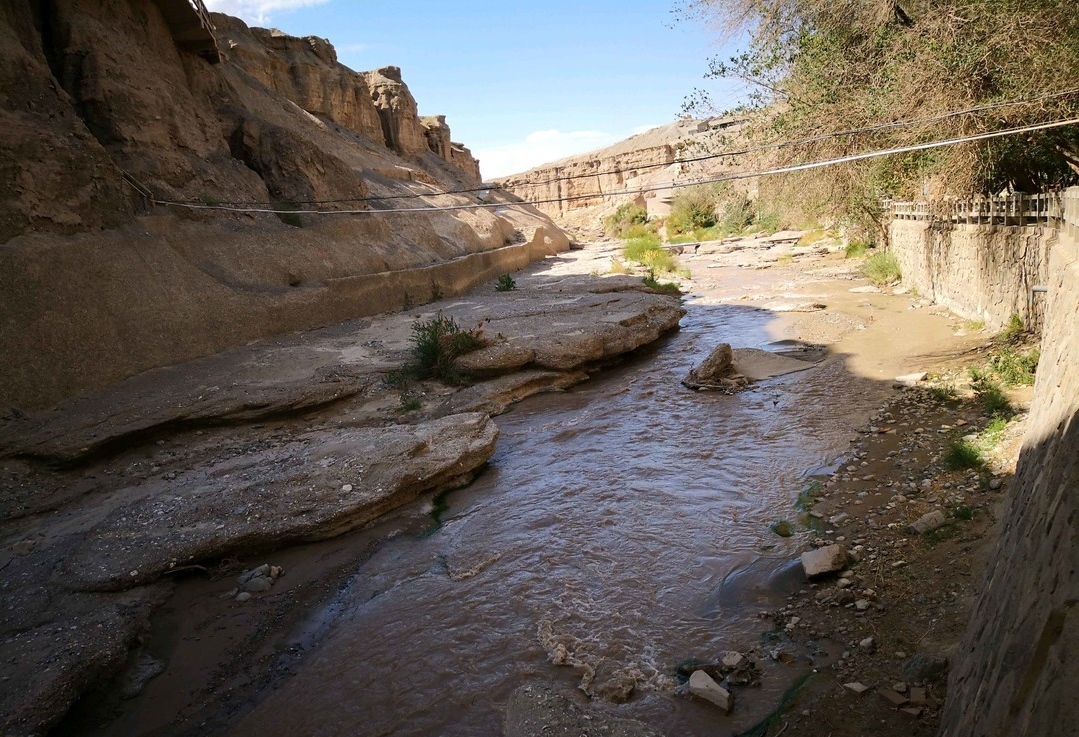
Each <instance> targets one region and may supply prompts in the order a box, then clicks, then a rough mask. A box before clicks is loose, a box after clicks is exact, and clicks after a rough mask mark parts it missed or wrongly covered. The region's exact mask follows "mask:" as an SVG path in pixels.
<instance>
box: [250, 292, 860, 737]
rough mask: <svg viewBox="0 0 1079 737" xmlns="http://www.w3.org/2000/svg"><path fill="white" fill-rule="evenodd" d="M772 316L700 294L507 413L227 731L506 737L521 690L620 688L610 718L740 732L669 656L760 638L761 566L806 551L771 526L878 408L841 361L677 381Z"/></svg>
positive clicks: (687, 730)
mask: <svg viewBox="0 0 1079 737" xmlns="http://www.w3.org/2000/svg"><path fill="white" fill-rule="evenodd" d="M769 319H771V318H770V316H769V315H768V313H765V312H760V311H755V310H747V309H742V308H738V307H730V306H698V307H691V308H690V312H689V314H688V315H687V316H686V318H685V319H684V320H683V323H682V329H681V331H680V332H678V333H676V334H674V335H673V336H671V337H670V338H669V339H667V340H666V341H664V342H663V344H662V345H660V346H659V347H658V348H654V349H652V350H650V351H649V352H648V353H647V354H645V355H642V356H638V357H635V358H634V359H633V360H632V361H630V362H628V363H626V364H624V365H622V366H620V367H618V368H616V369H613V370H610V371H607V372H604V373H603V374H601V375H599V376H598V377H596V378H594V379H592V380H591V381H589V382H586V383H585V384H583V385H581V386H580V387H578V388H576V389H574V390H573V391H570V392H567V393H561V394H550V395H543V396H539V397H534V398H532V399H530V400H527V401H525V402H523V403H521V404H519V405H517V406H516V407H515V408H514V409H513V411H511V412H509V413H508V414H506V415H503V416H501V417H499V418H497V423H498V426H499V427H500V428H501V431H502V435H501V437H500V439H499V443H498V450H497V452H496V453H495V455H494V457H493V458H492V460H491V463H490V468H489V469H488V470H487V471H485V472H484V474H483V475H482V476H481V477H480V478H479V479H477V481H476V482H474V483H473V484H472V485H471V486H469V487H468V488H467V489H463V490H460V491H456V492H454V493H452V494H451V495H450V496H449V497H448V503H449V508H448V509H447V510H446V512H445V513H444V515H443V525H442V526H441V528H440V529H438V530H436V531H434V532H433V533H431V534H429V535H427V536H425V537H421V538H419V539H417V538H412V537H405V536H401V537H399V538H396V539H395V540H393V541H392V542H391V543H389V544H387V545H385V546H383V547H382V548H381V549H380V550H379V551H378V552H377V553H376V554H375V555H374V556H373V557H372V558H371V559H370V560H367V561H365V562H364V563H363V565H362V567H360V568H359V569H358V570H357V571H356V573H355V575H354V576H353V578H352V580H351V581H350V583H349V584H348V586H347V587H346V588H345V589H343V590H342V592H341V594H340V595H339V596H338V597H337V599H336V600H335V601H334V602H333V603H332V605H330V606H328V607H327V608H326V609H325V610H324V611H321V612H319V613H317V614H316V615H315V616H314V617H313V618H312V620H311V623H310V624H309V631H310V632H312V633H316V632H317V637H315V635H312V645H313V649H312V652H311V654H310V655H309V656H308V658H307V659H306V660H305V661H304V663H303V665H302V666H301V668H300V670H299V672H298V673H297V675H295V676H294V677H292V678H290V679H289V680H287V681H286V682H285V683H284V684H282V686H281V688H280V689H278V690H277V691H276V692H274V693H273V694H271V695H270V696H269V697H268V698H267V699H266V700H265V701H263V703H261V704H260V705H258V706H257V707H255V709H254V710H253V711H252V712H251V713H250V714H248V715H247V717H246V718H245V719H243V720H241V722H240V724H238V725H237V726H236V728H235V729H234V730H233V734H244V735H247V734H251V735H254V734H260V735H265V734H294V735H299V734H308V735H314V734H318V735H382V734H386V735H389V734H393V735H402V736H404V735H492V734H500V733H501V729H502V718H503V716H502V715H503V709H504V706H505V703H506V701H507V699H508V698H509V695H510V694H511V693H512V691H513V690H514V689H515V688H517V687H518V686H520V685H522V684H523V683H526V682H531V681H544V682H549V683H554V684H556V685H557V686H558V687H559V690H561V691H563V692H566V693H572V692H573V691H574V688H575V687H584V689H585V690H587V691H591V692H593V693H594V694H596V695H597V696H598V697H599V698H601V699H602V698H603V695H604V693H606V690H607V689H608V688H610V687H611V686H612V684H619V683H624V682H625V681H626V680H627V679H631V680H633V681H635V682H636V684H637V688H636V691H635V694H634V697H633V698H632V699H631V701H630V703H628V704H626V705H624V706H621V707H617V709H618V710H619V712H620V713H622V714H623V715H625V716H632V717H635V718H639V719H644V720H646V721H648V722H650V723H652V724H654V725H655V726H656V727H658V728H659V729H661V730H662V731H663V732H664V733H667V734H675V733H678V734H690V735H703V734H714V733H716V731H715V730H716V727H717V726H719V725H720V724H723V725H727V730H724V731H725V732H726V731H728V730H729V728H730V727H737V728H744V727H745V726H748V725H746V724H744V723H739V720H738V719H737V718H736V719H735V721H733V722H721V723H717V721H716V720H717V713H716V712H715V711H714V709H711V707H708V706H704V705H701V704H698V703H694V702H691V701H689V700H686V699H680V698H676V697H673V696H671V695H670V691H671V690H672V688H673V686H674V685H675V682H674V680H673V677H672V676H673V669H674V666H675V665H676V664H677V663H679V662H680V661H682V660H684V659H686V658H689V657H704V658H707V657H715V655H716V654H717V653H719V652H721V651H723V650H726V649H727V648H728V647H730V646H745V645H752V644H755V643H757V642H758V641H759V637H760V633H761V631H762V630H764V629H766V628H767V623H762V622H761V620H760V619H758V618H757V613H758V611H760V610H761V609H762V608H768V607H771V606H774V605H775V604H776V602H777V601H779V600H780V598H779V597H781V596H782V594H781V593H777V592H775V591H774V590H772V589H771V588H770V587H769V586H768V585H767V579H768V573H769V571H772V570H779V569H781V568H782V565H783V563H784V562H785V561H788V560H790V559H791V558H792V557H793V556H794V555H795V553H796V551H797V538H794V539H791V540H784V539H781V538H778V537H776V536H775V535H773V534H772V533H771V532H770V531H769V530H768V525H769V523H770V522H772V521H773V520H775V519H777V518H782V517H784V516H787V517H790V516H791V515H793V514H794V512H793V511H792V509H791V505H792V503H793V500H794V497H795V495H796V494H797V492H798V491H799V490H800V489H801V488H803V487H804V485H805V473H806V470H807V469H809V468H812V467H814V466H819V465H821V464H823V463H826V462H827V461H828V460H829V459H832V458H835V457H836V456H837V455H838V454H840V453H842V452H843V451H844V450H845V448H846V447H847V438H848V437H849V434H850V431H851V429H852V427H853V426H854V425H855V424H856V423H857V422H859V421H861V420H864V418H865V415H866V413H867V412H868V411H870V409H871V408H872V407H873V406H875V403H876V402H877V400H878V399H879V394H878V393H877V392H879V388H876V387H874V386H873V385H871V384H870V383H869V382H863V381H861V380H859V379H857V378H855V377H852V376H850V375H849V374H848V373H847V372H846V371H845V370H844V369H843V365H842V361H841V360H834V359H833V360H831V361H828V362H825V363H824V364H823V365H821V366H820V367H818V368H816V369H813V370H811V371H809V372H803V373H801V374H792V375H788V376H785V377H780V378H777V379H773V380H771V381H768V382H764V383H763V384H761V385H758V387H756V388H755V389H753V390H752V391H749V392H745V393H743V394H739V395H736V396H724V395H719V394H712V393H696V392H691V391H688V390H686V389H684V388H683V387H682V386H680V384H679V379H680V378H681V377H682V376H683V375H684V373H685V372H686V370H687V369H688V368H689V367H690V366H691V365H692V364H694V363H696V362H699V361H700V360H702V359H703V358H704V357H705V356H706V355H707V354H708V352H709V351H710V350H711V349H712V348H713V347H714V346H715V344H716V343H718V342H722V341H725V342H730V343H732V344H733V345H735V346H749V347H767V344H768V343H769V341H770V340H771V337H770V336H769V335H768V333H767V331H766V326H767V323H768V320H769ZM769 546H774V547H769ZM749 565H752V566H753V569H752V570H754V571H756V573H755V574H754V575H752V576H742V577H741V578H745V579H747V580H745V581H740V577H739V576H738V575H737V572H738V571H739V570H745V567H746V566H749ZM732 573H734V575H733V576H732ZM725 581H726V585H724V582H725ZM552 658H554V659H557V660H562V661H566V662H567V663H568V665H562V666H559V665H555V664H554V663H552ZM788 685H789V683H785V684H780V685H779V686H778V690H777V691H776V692H775V693H774V694H772V695H771V696H772V697H774V698H773V701H774V700H777V699H778V697H779V694H781V693H782V690H783V689H784V688H786V687H787V686H788ZM772 688H773V689H776V688H777V686H776V685H773V686H772ZM766 689H767V684H766ZM581 698H582V700H583V699H584V695H583V694H581ZM766 700H767V699H766ZM772 706H774V703H773V704H772ZM612 708H613V707H612ZM769 708H770V707H769ZM758 711H760V709H759V708H758ZM766 711H767V709H765V712H766ZM735 716H736V717H737V716H738V715H737V712H736V714H735ZM746 718H748V716H747V715H743V716H742V717H741V719H742V720H744V719H746Z"/></svg>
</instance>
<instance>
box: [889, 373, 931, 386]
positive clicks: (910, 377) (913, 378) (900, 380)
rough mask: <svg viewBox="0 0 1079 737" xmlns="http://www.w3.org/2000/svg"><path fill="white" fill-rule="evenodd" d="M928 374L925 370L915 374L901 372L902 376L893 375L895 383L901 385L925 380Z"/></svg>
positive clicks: (913, 384) (910, 384)
mask: <svg viewBox="0 0 1079 737" xmlns="http://www.w3.org/2000/svg"><path fill="white" fill-rule="evenodd" d="M927 376H928V374H927V373H926V372H925V371H919V372H918V373H916V374H903V375H902V376H897V377H895V383H896V384H901V385H903V386H915V385H916V384H919V383H921V382H923V381H925V379H926V377H927Z"/></svg>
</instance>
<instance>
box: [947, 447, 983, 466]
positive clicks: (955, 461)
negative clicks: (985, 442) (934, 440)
mask: <svg viewBox="0 0 1079 737" xmlns="http://www.w3.org/2000/svg"><path fill="white" fill-rule="evenodd" d="M944 465H946V466H947V467H948V468H950V469H952V470H953V471H959V470H962V469H965V468H981V467H982V466H984V465H985V459H984V458H983V457H982V451H981V448H979V447H978V446H977V445H975V444H974V443H972V442H970V441H968V440H953V441H952V442H951V444H950V445H949V446H948V450H947V452H946V453H945V454H944Z"/></svg>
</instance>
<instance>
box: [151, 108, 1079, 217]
mask: <svg viewBox="0 0 1079 737" xmlns="http://www.w3.org/2000/svg"><path fill="white" fill-rule="evenodd" d="M1077 124H1079V118H1069V119H1067V120H1057V121H1053V122H1050V123H1039V124H1036V125H1027V126H1022V127H1020V128H1008V129H1005V130H998V131H989V132H987V133H978V134H975V135H970V136H962V137H959V138H949V139H945V140H940V141H932V142H929V143H919V144H913V145H908V146H899V147H896V148H888V149H882V150H879V151H868V152H865V153H860V154H851V155H849V156H841V157H838V158H833V159H825V160H822V161H813V162H809V163H806V164H794V165H790V166H781V167H775V168H772V169H763V170H758V171H748V172H732V173H729V174H724V175H720V176H716V177H709V178H705V179H696V180H691V181H684V182H667V183H662V184H656V185H651V186H648V187H639V188H634V189H628V190H620V191H616V192H596V193H593V194H584V195H572V196H567V197H552V198H547V199H538V200H521V201H520V202H473V203H463V204H458V205H435V206H429V207H405V208H398V209H389V210H372V209H362V210H355V209H352V210H302V209H300V210H296V209H292V210H283V209H273V208H262V207H234V206H229V205H207V204H202V203H190V202H179V201H174V200H161V199H157V198H156V197H150V200H151V201H152V202H153V203H154V204H158V205H166V206H169V207H181V208H186V209H189V210H218V211H223V212H238V213H267V214H271V215H371V214H398V213H416V212H451V211H459V210H482V209H497V208H504V207H513V206H516V205H547V204H554V203H558V202H573V201H577V200H586V199H596V198H598V197H618V196H624V195H637V194H643V193H645V192H658V191H662V190H669V189H681V188H683V187H692V186H697V185H701V184H717V183H719V182H730V181H736V180H740V179H754V178H756V177H765V176H774V175H777V174H790V173H793V172H798V171H808V170H811V169H819V168H822V167H825V166H834V165H836V164H847V163H851V162H854V161H862V160H865V159H873V158H879V157H882V156H891V155H894V154H901V153H910V152H913V151H925V150H928V149H934V148H943V147H946V146H954V145H957V144H960V143H970V142H972V141H984V140H988V139H992V138H1003V137H1004V136H1012V135H1018V134H1021V133H1033V132H1035V131H1040V130H1049V129H1052V128H1063V127H1064V126H1068V125H1077ZM140 186H141V185H140Z"/></svg>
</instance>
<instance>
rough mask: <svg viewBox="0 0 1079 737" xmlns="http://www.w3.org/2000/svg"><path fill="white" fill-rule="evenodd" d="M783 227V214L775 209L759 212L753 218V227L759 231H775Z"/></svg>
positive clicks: (755, 230)
mask: <svg viewBox="0 0 1079 737" xmlns="http://www.w3.org/2000/svg"><path fill="white" fill-rule="evenodd" d="M782 227H783V216H782V215H780V214H779V213H778V212H775V211H767V212H759V213H757V216H756V217H755V218H753V227H752V228H751V229H752V230H753V231H754V232H757V233H775V232H776V231H777V230H780V229H781V228H782Z"/></svg>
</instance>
